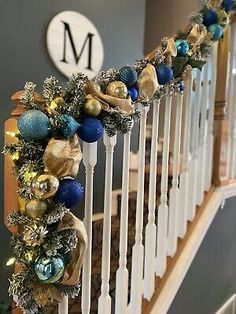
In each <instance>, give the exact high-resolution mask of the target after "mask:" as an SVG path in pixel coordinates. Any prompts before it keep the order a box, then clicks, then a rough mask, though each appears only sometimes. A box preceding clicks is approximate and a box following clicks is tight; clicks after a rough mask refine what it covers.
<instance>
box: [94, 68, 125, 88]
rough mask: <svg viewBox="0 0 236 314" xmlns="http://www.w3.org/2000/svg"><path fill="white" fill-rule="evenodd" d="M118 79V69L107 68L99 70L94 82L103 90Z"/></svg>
mask: <svg viewBox="0 0 236 314" xmlns="http://www.w3.org/2000/svg"><path fill="white" fill-rule="evenodd" d="M118 79H119V71H118V70H116V69H109V70H108V71H101V72H100V73H99V74H98V75H97V76H96V77H95V78H94V82H95V83H96V84H98V85H99V86H100V87H101V89H102V91H105V90H106V88H107V86H108V85H109V84H110V83H111V82H114V81H116V80H118Z"/></svg>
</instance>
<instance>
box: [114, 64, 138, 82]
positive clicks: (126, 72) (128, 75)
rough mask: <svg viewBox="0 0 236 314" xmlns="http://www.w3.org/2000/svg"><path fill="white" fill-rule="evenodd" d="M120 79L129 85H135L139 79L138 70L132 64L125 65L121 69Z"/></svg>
mask: <svg viewBox="0 0 236 314" xmlns="http://www.w3.org/2000/svg"><path fill="white" fill-rule="evenodd" d="M119 74H120V80H121V81H122V82H123V83H125V85H127V86H133V85H134V84H135V83H136V82H137V79H138V74H137V72H136V70H135V69H134V68H132V67H130V66H124V67H122V68H121V69H120V72H119Z"/></svg>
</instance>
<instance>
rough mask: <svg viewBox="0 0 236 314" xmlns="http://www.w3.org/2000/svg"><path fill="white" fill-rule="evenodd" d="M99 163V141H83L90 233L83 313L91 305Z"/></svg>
mask: <svg viewBox="0 0 236 314" xmlns="http://www.w3.org/2000/svg"><path fill="white" fill-rule="evenodd" d="M96 163H97V143H91V144H89V143H85V142H83V164H84V166H85V173H86V186H85V206H84V207H85V208H84V225H85V229H86V231H87V235H88V249H87V254H86V257H85V261H84V266H83V272H82V300H81V308H82V313H83V314H89V313H90V306H91V259H92V216H93V175H94V167H95V165H96Z"/></svg>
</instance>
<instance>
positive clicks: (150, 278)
mask: <svg viewBox="0 0 236 314" xmlns="http://www.w3.org/2000/svg"><path fill="white" fill-rule="evenodd" d="M159 109H160V101H159V100H154V102H153V114H152V143H151V158H150V174H149V197H148V223H147V225H146V232H145V264H144V265H145V268H144V297H145V298H146V299H147V300H150V299H151V297H152V295H153V293H154V290H155V260H156V258H155V255H156V254H155V253H156V223H155V211H156V184H157V183H156V182H157V150H158V127H159V111H160V110H159Z"/></svg>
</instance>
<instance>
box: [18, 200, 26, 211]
mask: <svg viewBox="0 0 236 314" xmlns="http://www.w3.org/2000/svg"><path fill="white" fill-rule="evenodd" d="M25 204H26V200H25V199H24V198H22V197H20V196H19V197H18V205H19V211H20V212H21V213H24V212H25Z"/></svg>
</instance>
